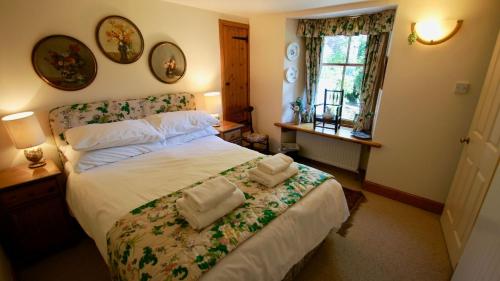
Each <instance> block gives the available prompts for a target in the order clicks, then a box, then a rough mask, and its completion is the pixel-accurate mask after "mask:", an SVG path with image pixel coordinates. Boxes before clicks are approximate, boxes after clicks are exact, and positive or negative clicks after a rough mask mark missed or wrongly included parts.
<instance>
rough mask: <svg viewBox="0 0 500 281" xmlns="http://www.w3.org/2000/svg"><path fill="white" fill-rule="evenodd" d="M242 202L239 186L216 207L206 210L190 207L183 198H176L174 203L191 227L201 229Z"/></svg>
mask: <svg viewBox="0 0 500 281" xmlns="http://www.w3.org/2000/svg"><path fill="white" fill-rule="evenodd" d="M243 202H245V195H244V194H243V192H242V191H241V190H240V189H239V188H236V190H234V191H233V193H232V194H231V196H230V197H229V198H226V199H225V200H224V201H222V202H220V203H219V204H218V205H217V206H216V207H214V208H213V209H210V210H208V211H206V212H197V211H195V210H193V209H191V208H190V207H189V206H188V205H187V204H186V199H185V198H179V199H177V202H176V204H177V209H178V210H179V214H180V215H181V216H183V217H184V218H185V219H186V220H187V221H188V222H189V224H190V225H191V227H192V228H194V229H202V228H204V227H205V226H207V225H210V224H211V223H213V222H214V221H216V220H217V219H219V218H221V217H223V216H225V215H226V214H228V213H230V212H231V211H232V210H234V209H235V208H236V207H238V206H240V205H241V204H243Z"/></svg>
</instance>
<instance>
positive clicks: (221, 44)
mask: <svg viewBox="0 0 500 281" xmlns="http://www.w3.org/2000/svg"><path fill="white" fill-rule="evenodd" d="M224 26H231V27H238V28H245V29H246V30H247V33H248V35H247V37H248V40H247V92H248V94H247V104H248V105H250V25H249V24H246V23H241V22H233V21H228V20H223V19H219V49H220V80H221V88H220V89H221V99H222V118H224V109H225V100H224V96H225V94H224V92H225V83H226V82H225V81H224V80H225V79H224V71H225V69H224V61H225V55H224V35H223V33H222V32H221V31H222V30H223V27H224Z"/></svg>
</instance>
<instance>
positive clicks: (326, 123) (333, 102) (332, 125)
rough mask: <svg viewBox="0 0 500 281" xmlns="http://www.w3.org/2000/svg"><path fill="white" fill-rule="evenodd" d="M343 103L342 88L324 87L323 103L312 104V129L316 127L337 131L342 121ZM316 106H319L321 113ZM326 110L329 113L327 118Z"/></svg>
mask: <svg viewBox="0 0 500 281" xmlns="http://www.w3.org/2000/svg"><path fill="white" fill-rule="evenodd" d="M343 104H344V90H328V89H325V97H324V101H323V103H322V104H316V105H314V121H313V130H316V128H323V129H333V130H335V133H337V131H338V130H339V128H340V123H341V121H342V107H343ZM318 107H319V108H321V111H322V112H323V114H321V115H320V114H318ZM327 111H328V113H329V116H328V118H327Z"/></svg>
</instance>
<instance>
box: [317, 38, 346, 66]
mask: <svg viewBox="0 0 500 281" xmlns="http://www.w3.org/2000/svg"><path fill="white" fill-rule="evenodd" d="M348 41H349V37H347V36H331V37H328V36H327V37H324V42H323V58H322V59H321V61H322V63H346V62H347V45H348Z"/></svg>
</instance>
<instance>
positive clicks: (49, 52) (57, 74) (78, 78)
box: [31, 35, 97, 91]
mask: <svg viewBox="0 0 500 281" xmlns="http://www.w3.org/2000/svg"><path fill="white" fill-rule="evenodd" d="M31 62H32V63H33V68H34V69H35V71H36V74H38V76H40V78H42V80H43V81H45V82H47V83H48V84H49V85H50V86H52V87H54V88H57V89H61V90H65V91H76V90H80V89H83V88H85V87H87V86H88V85H90V84H91V83H92V81H94V78H95V76H96V74H97V61H96V59H95V57H94V54H93V53H92V51H91V50H90V49H89V48H88V47H87V46H86V45H85V44H83V43H82V42H81V41H79V40H78V39H75V38H73V37H69V36H66V35H51V36H47V37H45V38H43V39H42V40H40V41H38V43H36V45H35V47H34V48H33V51H32V52H31Z"/></svg>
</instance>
